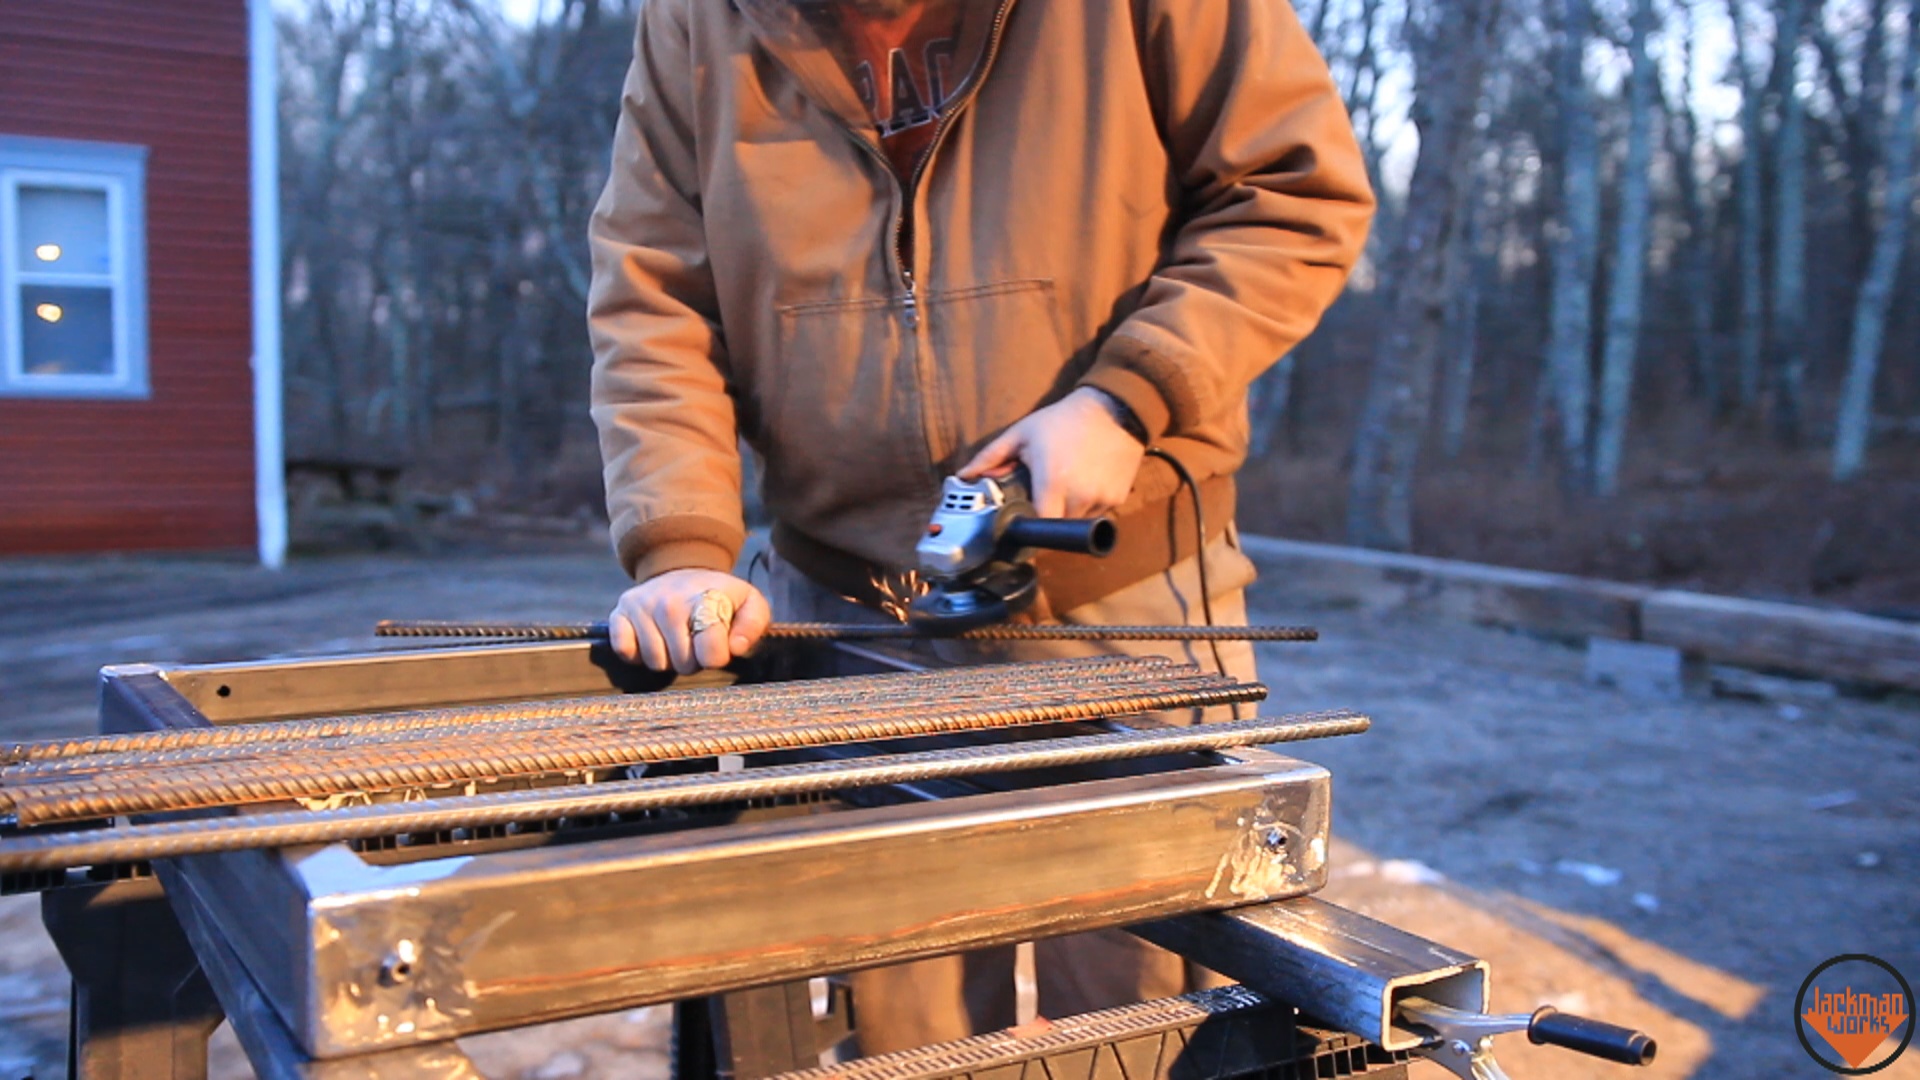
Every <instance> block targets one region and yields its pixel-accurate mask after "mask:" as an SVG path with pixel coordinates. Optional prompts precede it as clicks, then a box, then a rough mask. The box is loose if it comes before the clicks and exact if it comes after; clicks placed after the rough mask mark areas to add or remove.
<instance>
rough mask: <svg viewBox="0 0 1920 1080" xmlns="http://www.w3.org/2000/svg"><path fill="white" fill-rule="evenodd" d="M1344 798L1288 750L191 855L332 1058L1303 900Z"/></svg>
mask: <svg viewBox="0 0 1920 1080" xmlns="http://www.w3.org/2000/svg"><path fill="white" fill-rule="evenodd" d="M1327 810H1328V778H1327V774H1326V772H1325V771H1324V770H1322V769H1320V768H1318V767H1316V766H1310V765H1305V764H1302V763H1298V762H1292V761H1286V760H1285V759H1280V760H1279V761H1276V762H1272V763H1268V764H1263V765H1223V766H1216V767H1213V768H1203V769H1195V770H1185V771H1180V772H1171V773H1159V774H1154V775H1149V776H1141V777H1131V778H1124V779H1116V780H1101V781H1093V782H1089V783H1082V784H1069V785H1063V786H1061V787H1058V788H1053V789H1048V790H1042V791H1026V792H1009V793H1005V794H998V795H981V796H976V797H971V798H967V799H960V800H952V801H947V802H936V803H922V804H909V805H902V806H888V807H878V808H873V809H865V810H847V811H840V812H834V813H826V814H817V815H811V816H807V817H796V818H790V819H785V820H776V821H762V822H753V823H747V824H738V825H730V826H721V827H715V828H708V829H700V830H694V831H691V832H683V833H673V834H667V835H656V836H645V837H631V838H624V839H612V840H602V841H597V842H593V843H588V844H575V845H555V846H552V847H546V848H539V849H533V850H524V851H512V852H503V853H496V854H492V855H486V856H482V857H477V858H460V857H455V858H444V859H439V860H434V861H429V862H420V863H412V864H406V865H400V866H387V867H376V866H371V865H369V864H367V863H365V862H363V861H362V860H360V859H359V858H358V857H357V856H355V855H354V854H353V853H352V852H350V851H349V850H347V849H346V848H344V847H341V846H337V845H335V846H329V847H324V848H320V849H307V850H306V851H304V852H294V851H289V852H285V853H281V854H278V855H260V854H258V853H254V854H252V855H251V856H249V855H247V854H245V853H242V854H240V855H239V856H238V857H229V856H205V857H195V858H188V859H181V860H178V861H177V865H178V867H179V872H180V873H181V875H182V876H184V877H186V878H187V879H189V880H190V881H191V882H192V883H193V886H194V892H195V894H196V895H197V896H199V897H200V898H201V899H202V900H203V902H205V903H206V904H207V905H208V908H209V912H208V913H209V914H210V915H211V916H212V917H213V919H212V921H213V922H214V923H215V924H216V925H218V926H219V927H220V928H221V929H222V930H223V931H224V933H225V934H226V936H227V938H228V940H229V942H230V944H231V945H232V946H233V948H234V952H235V953H236V954H237V955H239V956H240V957H241V958H242V959H243V961H244V962H245V963H246V966H247V967H248V969H249V970H250V971H252V972H253V974H254V976H255V978H256V979H257V980H258V981H259V983H260V985H261V989H262V991H263V992H264V993H265V994H266V996H267V997H268V998H269V999H270V1000H271V1001H272V1003H273V1005H274V1008H275V1009H276V1011H278V1012H279V1013H280V1015H281V1017H282V1018H283V1020H284V1021H285V1022H286V1024H287V1026H288V1027H289V1028H290V1029H291V1030H292V1031H293V1032H294V1033H295V1036H296V1037H297V1038H299V1039H300V1040H301V1042H302V1044H303V1045H304V1046H305V1048H306V1049H307V1051H308V1052H309V1053H310V1054H312V1055H313V1056H314V1057H316V1058H330V1057H336V1056H342V1055H347V1054H354V1053H362V1052H366V1051H370V1050H375V1049H382V1048H388V1047H395V1046H403V1045H410V1044H415V1043H419V1042H425V1041H433V1040H441V1039H447V1038H452V1037H455V1036H458V1035H463V1034H469V1033H473V1032H479V1031H488V1030H494V1029H498V1028H505V1027H514V1026H519V1025H523V1024H529V1023H539V1022H542V1021H546V1020H554V1019H560V1018H563V1017H566V1016H573V1015H582V1014H588V1013H595V1012H604V1011H609V1010H613V1009H620V1008H629V1007H634V1006H639V1005H645V1004H651V1003H656V1002H664V1001H673V1000H680V999H685V998H690V997H699V996H703V995H707V994H713V993H717V992H722V991H727V990H733V989H739V988H743V987H749V986H757V985H764V984H769V983H776V982H780V981H784V980H787V979H792V978H799V977H804V976H808V975H813V974H818V973H819V972H822V971H837V970H847V969H853V968H860V967H868V966H875V965H880V964H886V963H892V962H896V961H900V960H906V959H912V958H917V957H924V956H933V955H939V954H945V953H951V952H955V951H958V950H962V949H967V948H974V947H978V946H983V945H989V944H999V943H1008V942H1014V941H1020V940H1026V939H1028V938H1031V937H1036V936H1040V937H1045V936H1051V935H1054V934H1063V933H1069V932H1074V931H1080V930H1091V929H1097V928H1101V927H1108V926H1117V925H1122V924H1126V923H1133V922H1139V921H1141V920H1145V919H1152V918H1155V917H1160V916H1165V915H1172V914H1178V913H1184V912H1189V911H1194V910H1204V909H1214V908H1221V907H1226V906H1229V905H1236V904H1245V903H1250V902H1255V901H1260V900H1267V899H1276V898H1280V897H1286V896H1296V895H1301V894H1304V893H1306V892H1309V891H1312V890H1313V889H1316V888H1318V887H1320V885H1321V884H1323V883H1324V878H1325V866H1324V857H1323V853H1324V851H1325V847H1324V844H1325V835H1326V829H1327ZM1316 841H1317V842H1316ZM276 871H284V872H276Z"/></svg>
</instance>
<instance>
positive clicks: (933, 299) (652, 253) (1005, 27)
mask: <svg viewBox="0 0 1920 1080" xmlns="http://www.w3.org/2000/svg"><path fill="white" fill-rule="evenodd" d="M1372 210H1373V200H1372V194H1371V191H1370V190H1369V187H1368V183H1367V178H1366V171H1365V168H1364V166H1363V164H1362V159H1361V155H1360V153H1359V150H1358V148H1357V146H1356V145H1355V141H1354V138H1353V132H1352V128H1351V125H1350V123H1349V120H1348V118H1347V114H1346V111H1345V109H1344V108H1343V107H1342V105H1341V103H1340V100H1339V98H1338V96H1337V94H1336V92H1335V89H1334V87H1333V84H1332V82H1331V80H1330V78H1329V76H1328V73H1327V70H1326V67H1325V64H1324V63H1323V62H1322V60H1321V58H1320V56H1319V54H1318V53H1317V52H1316V51H1315V49H1314V46H1313V44H1312V43H1311V42H1310V41H1309V40H1308V38H1307V36H1306V34H1305V32H1304V31H1303V30H1302V28H1301V26H1300V24H1299V22H1298V20H1297V19H1296V17H1295V15H1294V13H1293V11H1292V9H1291V8H1290V7H1289V6H1288V5H1287V3H1286V2H1285V0H647V2H646V3H645V4H644V5H643V7H642V10H641V16H640V24H639V31H638V35H637V39H636V45H635V57H634V63H633V66H632V68H631V70H630V72H629V74H628V76H627V82H626V87H625V93H624V97H623V101H622V109H621V114H620V119H619V126H618V130H617V133H616V135H615V139H614V147H613V168H612V173H611V176H610V178H609V180H608V183H607V188H606V192H605V194H604V195H603V196H602V197H601V201H600V204H599V206H598V208H597V209H596V211H595V213H594V216H593V222H592V227H591V239H592V245H593V254H594V281H593V294H592V298H591V302H590V312H589V316H590V323H591V330H592V334H593V340H594V347H595V352H596V362H595V365H594V371H593V395H592V400H593V415H594V419H595V421H596V423H597V424H598V425H599V429H600V438H601V446H602V450H603V453H604V456H605V461H606V483H607V499H608V507H609V510H610V512H611V515H612V521H613V537H614V544H615V547H616V549H617V551H618V553H619V557H620V559H621V562H622V564H623V565H624V567H625V568H626V569H627V571H628V572H629V573H630V574H632V576H633V578H634V580H635V581H636V582H638V584H637V585H636V586H635V588H633V589H632V590H631V591H629V592H628V593H627V594H626V595H625V596H623V597H622V598H621V600H620V602H619V605H618V606H617V607H616V609H615V610H614V612H613V614H612V617H611V619H610V622H611V625H612V626H613V631H614V642H615V647H616V648H617V649H618V650H619V651H620V652H622V653H623V654H625V655H626V656H628V657H629V658H630V659H632V658H637V659H639V660H641V661H643V662H645V663H647V664H649V665H650V666H653V667H655V668H659V669H663V670H664V669H666V668H668V667H672V668H676V669H678V670H680V671H683V672H687V671H693V670H696V669H698V668H700V667H715V666H719V665H722V664H725V663H727V662H728V660H729V659H730V658H731V657H732V656H733V655H736V654H739V653H742V652H744V651H746V650H748V649H750V648H752V647H753V645H754V643H755V640H756V639H757V637H758V636H759V635H760V633H761V632H762V631H763V629H764V627H765V626H766V624H767V622H768V621H769V620H770V619H771V618H772V617H773V614H774V613H775V612H776V611H777V612H778V613H779V614H780V616H781V617H783V618H788V619H800V620H812V619H832V620H849V619H858V618H879V617H884V616H880V615H877V614H875V609H876V608H879V607H882V606H884V605H885V602H886V600H887V599H888V596H887V593H888V592H889V589H888V588H887V583H888V582H891V581H894V580H896V579H897V576H898V574H899V572H900V571H901V569H902V568H904V567H907V566H910V565H911V564H912V562H913V548H914V544H915V543H916V542H917V540H918V538H919V535H920V532H921V530H922V529H923V528H924V526H925V524H926V520H927V516H928V514H929V513H930V511H931V509H932V507H933V505H934V502H935V500H936V498H937V496H938V492H939V487H940V483H941V481H942V479H943V478H944V477H945V476H947V475H949V474H953V473H962V474H964V475H968V476H976V475H979V474H981V473H983V472H988V471H992V470H995V469H998V468H1002V467H1006V466H1009V465H1011V464H1012V463H1013V462H1015V461H1020V462H1024V463H1025V464H1026V465H1027V467H1028V468H1029V470H1030V472H1031V474H1032V476H1033V481H1034V488H1035V497H1036V502H1037V504H1038V506H1039V509H1040V510H1041V512H1043V513H1046V514H1053V515H1060V514H1064V515H1069V516H1081V515H1089V514H1098V513H1109V512H1110V513H1114V514H1115V515H1116V517H1117V520H1118V522H1119V525H1120V532H1121V537H1122V539H1121V548H1120V550H1119V551H1117V552H1116V553H1115V555H1114V556H1113V557H1112V558H1110V559H1107V560H1104V561H1100V560H1092V559H1087V558H1084V557H1073V556H1062V557H1058V558H1053V559H1052V560H1051V561H1045V562H1043V563H1042V564H1041V575H1042V576H1041V581H1042V589H1043V597H1042V604H1043V613H1044V614H1046V615H1048V616H1050V617H1055V618H1059V619H1062V620H1064V621H1070V622H1136V623H1137V622H1155V623H1165V622H1181V621H1184V620H1186V619H1188V618H1191V617H1193V616H1194V615H1195V614H1196V611H1195V610H1193V607H1194V605H1195V604H1196V603H1197V602H1198V599H1199V597H1198V577H1199V574H1198V571H1199V565H1200V559H1201V558H1202V557H1204V558H1205V560H1206V565H1207V568H1208V569H1209V570H1210V571H1211V572H1212V573H1211V578H1212V580H1211V581H1210V582H1209V584H1210V585H1211V586H1212V591H1213V592H1214V593H1215V596H1214V597H1213V602H1214V609H1215V614H1216V616H1217V617H1221V618H1223V619H1243V618H1244V607H1243V606H1242V604H1241V595H1240V594H1241V590H1242V589H1243V588H1244V587H1245V586H1246V585H1247V584H1248V583H1249V582H1250V581H1251V580H1252V568H1251V564H1250V563H1249V562H1248V561H1247V560H1246V559H1245V557H1244V556H1242V555H1241V554H1240V553H1239V551H1238V550H1237V548H1236V547H1235V546H1234V544H1233V538H1232V534H1231V530H1230V529H1229V528H1228V525H1229V523H1230V522H1231V519H1232V510H1233V482H1232V477H1233V473H1234V471H1235V470H1236V469H1237V468H1238V467H1239V466H1240V464H1241V463H1242V461H1243V460H1244V459H1245V455H1246V446H1247V410H1246V389H1247V386H1248V384H1249V383H1250V382H1251V381H1252V380H1253V378H1254V377H1255V376H1256V375H1258V374H1259V373H1260V371H1261V370H1263V369H1264V368H1265V367H1266V366H1267V365H1268V364H1270V363H1271V362H1273V360H1274V359H1275V358H1277V357H1279V356H1281V355H1283V354H1285V353H1286V352H1287V351H1288V350H1290V349H1292V348H1293V347H1294V346H1295V345H1297V344H1298V343H1299V342H1300V341H1301V339H1302V338H1304V337H1305V336H1306V335H1307V334H1308V333H1309V332H1310V331H1311V330H1312V329H1313V327H1314V325H1315V324H1316V322H1317V321H1318V320H1319V318H1320V316H1321V314H1322V312H1323V311H1324V310H1325V309H1326V307H1327V306H1328V305H1329V304H1330V303H1332V301H1333V299H1334V298H1335V296H1337V295H1338V294H1339V292H1340V290H1341V288H1342V286H1343V285H1344V283H1345V281H1346V277H1347V274H1348V273H1349V271H1350V270H1351V268H1352V266H1353V263H1354V261H1355V260H1356V258H1357V257H1358V255H1359V252H1360V249H1361V246H1362V244H1363V242H1364V240H1365V235H1366V230H1367V226H1368V223H1369V221H1370V219H1371V216H1372ZM742 437H744V439H745V441H746V442H747V444H748V445H750V446H751V447H752V448H753V450H754V452H755V453H756V455H757V457H758V458H759V461H760V464H761V466H762V471H761V475H762V477H763V480H764V485H763V492H764V498H765V502H766V505H767V508H768V510H769V511H770V513H771V515H772V517H773V520H774V528H773V550H774V558H773V560H772V564H773V565H772V568H771V575H770V579H771V584H770V589H769V592H771V594H772V602H771V603H769V601H768V599H767V597H766V595H764V594H763V593H761V592H760V591H759V590H758V589H756V588H754V587H753V586H752V585H750V584H749V583H747V582H746V581H744V580H742V579H740V578H739V577H736V576H734V574H733V570H734V567H735V563H736V561H737V559H738V557H739V552H740V548H741V546H742V543H743V541H744V536H745V533H744V526H743V523H742V514H741V498H740V495H741V471H742V470H741V461H740V457H739V450H738V447H739V443H740V440H741V438H742ZM1149 445H1151V446H1155V447H1158V448H1161V449H1163V450H1164V451H1166V452H1167V453H1169V454H1171V455H1172V456H1174V457H1175V458H1177V459H1178V460H1179V461H1181V462H1182V463H1184V465H1185V466H1186V467H1187V469H1188V470H1189V471H1190V472H1191V474H1192V475H1193V476H1194V477H1195V478H1196V480H1197V483H1198V488H1199V493H1200V495H1201V497H1202V498H1201V502H1202V505H1203V507H1204V508H1205V517H1206V520H1207V524H1208V526H1209V528H1210V530H1211V532H1212V535H1210V536H1208V537H1207V538H1206V540H1205V543H1204V544H1202V543H1199V542H1197V541H1196V538H1195V536H1194V523H1193V519H1192V515H1191V512H1190V511H1189V510H1188V500H1187V499H1185V498H1181V499H1176V498H1175V496H1176V495H1178V494H1179V490H1178V489H1179V486H1180V484H1179V481H1178V479H1177V477H1176V474H1175V473H1174V471H1173V470H1172V468H1171V467H1170V466H1168V465H1166V464H1165V463H1164V462H1163V461H1161V460H1158V459H1148V458H1146V457H1145V456H1144V455H1145V451H1146V448H1147V447H1148V446H1149ZM715 594H718V595H720V596H724V597H725V598H726V600H725V602H723V603H720V604H718V605H717V606H718V607H719V608H720V612H719V615H720V616H722V617H716V613H715V612H714V610H713V607H714V606H715V605H714V604H713V603H712V600H713V597H714V595H715ZM697 609H698V610H697ZM729 612H730V613H731V618H730V620H729V619H728V618H726V617H724V616H725V615H726V614H727V613H729ZM1093 648H1095V647H1094V646H1080V647H1078V649H1079V650H1080V651H1086V650H1090V649H1093ZM1115 648H1119V647H1117V646H1116V647H1115ZM1072 651H1074V649H1073V647H1067V646H1059V647H1053V648H1032V649H1024V650H1021V651H1020V652H1018V653H1017V654H1014V653H1007V652H1000V653H990V652H988V650H986V649H984V648H969V647H963V646H959V645H955V644H949V645H947V646H946V647H945V648H944V650H943V655H944V656H945V657H946V658H947V659H949V660H956V661H978V660H982V659H989V658H995V657H1000V656H1008V655H1020V656H1038V655H1065V654H1068V653H1070V652H1072ZM1223 663H1224V666H1226V667H1227V668H1228V669H1229V670H1232V671H1234V672H1235V673H1236V674H1241V675H1244V676H1247V677H1251V676H1252V674H1253V664H1252V653H1251V650H1249V649H1244V648H1242V649H1235V650H1228V651H1227V653H1226V655H1225V657H1224V659H1223ZM1040 949H1041V957H1040V961H1041V964H1040V1007H1041V1010H1042V1012H1043V1013H1045V1014H1048V1015H1055V1016H1059V1015H1067V1014H1069V1013H1073V1012H1079V1011H1086V1010H1088V1009H1093V1008H1102V1007H1107V1006H1110V1005H1114V1004H1118V1003H1120V1002H1121V1001H1125V1000H1133V999H1137V998H1138V997H1141V996H1148V995H1158V994H1165V993H1178V992H1180V991H1181V990H1182V989H1184V988H1185V987H1186V985H1187V984H1188V982H1189V981H1190V980H1189V973H1187V972H1186V971H1185V970H1184V969H1183V967H1182V966H1181V964H1180V961H1179V960H1178V958H1177V957H1171V956H1168V955H1167V954H1162V953H1156V952H1153V951H1151V950H1148V949H1146V948H1145V947H1144V946H1140V945H1138V944H1137V943H1135V942H1133V941H1132V940H1131V939H1129V938H1126V937H1125V936H1124V935H1121V934H1118V933H1117V932H1115V933H1109V934H1104V935H1084V936H1082V937H1079V938H1070V939H1061V940H1057V941H1054V942H1043V943H1041V946H1040ZM1010 971H1011V959H1010V952H1009V951H1007V950H1001V951H996V952H993V953H985V954H975V955H973V956H969V957H956V958H949V959H947V960H942V961H929V962H925V963H922V964H914V965H907V966H905V967H901V968H893V969H886V970H883V971H877V972H867V973H863V975H862V976H860V978H859V979H857V980H856V996H857V998H858V1000H859V1002H860V1017H861V1041H862V1046H863V1049H865V1050H866V1051H867V1052H869V1053H872V1052H878V1051H882V1050H887V1049H894V1048H898V1047H902V1046H911V1045H917V1044H920V1043H925V1042H932V1041H939V1040H943V1039H951V1038H958V1037H961V1036H964V1035H966V1034H968V1033H970V1032H971V1031H975V1030H986V1029H990V1028H993V1027H998V1026H1004V1025H1005V1024H1007V1023H1011V1022H1012V1020H1013V1016H1012V1001H1013V997H1012V983H1011V977H1010ZM963 975H964V978H963Z"/></svg>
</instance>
